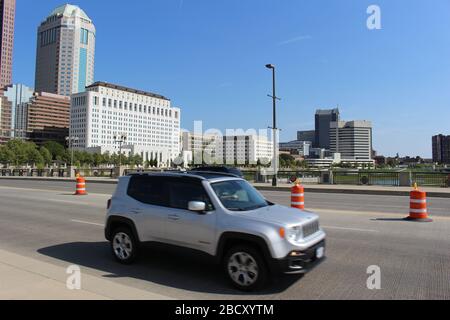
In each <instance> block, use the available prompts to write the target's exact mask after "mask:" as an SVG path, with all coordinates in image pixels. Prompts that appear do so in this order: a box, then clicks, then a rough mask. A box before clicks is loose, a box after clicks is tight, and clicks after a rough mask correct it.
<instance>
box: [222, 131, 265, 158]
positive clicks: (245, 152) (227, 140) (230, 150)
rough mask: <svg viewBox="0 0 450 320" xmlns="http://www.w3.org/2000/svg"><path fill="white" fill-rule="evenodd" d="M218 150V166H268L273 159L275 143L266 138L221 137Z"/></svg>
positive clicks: (251, 136) (252, 136)
mask: <svg viewBox="0 0 450 320" xmlns="http://www.w3.org/2000/svg"><path fill="white" fill-rule="evenodd" d="M217 146H218V147H217V149H216V159H218V160H219V161H221V162H219V163H218V164H228V165H249V164H250V165H251V164H257V163H258V161H260V162H261V163H262V164H268V163H269V162H270V161H271V160H272V157H273V143H272V141H271V140H269V139H268V138H267V137H266V136H259V135H235V136H221V137H219V140H218V144H217Z"/></svg>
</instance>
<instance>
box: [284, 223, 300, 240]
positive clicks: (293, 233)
mask: <svg viewBox="0 0 450 320" xmlns="http://www.w3.org/2000/svg"><path fill="white" fill-rule="evenodd" d="M302 236H303V232H302V227H300V226H297V227H291V228H288V229H287V230H286V239H287V240H289V241H292V242H298V241H300V240H301V239H302Z"/></svg>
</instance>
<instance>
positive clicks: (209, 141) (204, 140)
mask: <svg viewBox="0 0 450 320" xmlns="http://www.w3.org/2000/svg"><path fill="white" fill-rule="evenodd" d="M217 140H218V136H217V135H208V134H194V133H192V132H189V131H184V132H182V134H181V149H182V150H183V151H191V152H192V154H195V153H200V152H203V151H205V150H206V151H208V152H211V155H212V156H214V155H215V151H216V143H217Z"/></svg>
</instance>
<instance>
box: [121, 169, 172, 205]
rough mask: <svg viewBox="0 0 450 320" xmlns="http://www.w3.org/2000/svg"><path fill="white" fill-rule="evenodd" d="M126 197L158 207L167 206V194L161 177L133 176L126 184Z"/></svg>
mask: <svg viewBox="0 0 450 320" xmlns="http://www.w3.org/2000/svg"><path fill="white" fill-rule="evenodd" d="M127 193H128V195H129V196H130V197H132V198H133V199H135V200H137V201H140V202H143V203H147V204H152V205H158V206H167V205H168V199H167V192H166V190H165V187H164V181H163V180H162V179H161V177H151V176H133V177H131V179H130V183H129V184H128V192H127Z"/></svg>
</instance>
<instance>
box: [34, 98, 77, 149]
mask: <svg viewBox="0 0 450 320" xmlns="http://www.w3.org/2000/svg"><path fill="white" fill-rule="evenodd" d="M26 109H27V124H26V127H27V131H28V132H29V138H30V140H31V141H33V142H35V143H36V144H38V145H41V144H43V143H45V142H47V141H56V142H59V143H62V144H64V143H65V138H66V137H67V136H68V135H69V123H70V97H66V96H61V95H56V94H52V93H46V92H36V93H34V94H33V97H32V98H31V100H30V102H29V103H28V104H27V107H26Z"/></svg>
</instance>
